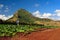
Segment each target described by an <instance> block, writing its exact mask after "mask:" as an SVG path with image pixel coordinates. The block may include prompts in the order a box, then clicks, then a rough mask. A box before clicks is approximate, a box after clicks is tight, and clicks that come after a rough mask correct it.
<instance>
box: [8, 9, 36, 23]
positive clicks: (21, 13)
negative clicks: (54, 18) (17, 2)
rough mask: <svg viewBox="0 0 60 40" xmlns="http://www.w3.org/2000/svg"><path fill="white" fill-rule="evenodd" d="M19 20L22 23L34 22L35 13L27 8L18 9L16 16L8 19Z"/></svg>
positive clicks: (10, 20) (9, 20) (11, 20)
mask: <svg viewBox="0 0 60 40" xmlns="http://www.w3.org/2000/svg"><path fill="white" fill-rule="evenodd" d="M17 20H19V22H20V23H34V22H35V18H34V17H33V15H32V14H31V13H30V12H28V11H27V10H25V9H20V10H18V11H17V12H16V13H15V14H14V16H13V17H12V18H10V19H8V20H7V22H16V21H17Z"/></svg>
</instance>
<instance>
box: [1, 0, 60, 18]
mask: <svg viewBox="0 0 60 40" xmlns="http://www.w3.org/2000/svg"><path fill="white" fill-rule="evenodd" d="M20 8H23V9H26V10H28V11H29V12H31V13H33V15H34V16H36V15H35V14H37V15H38V14H41V15H38V17H41V16H43V15H47V16H48V15H55V16H52V18H53V17H54V18H55V17H56V18H57V17H59V16H60V0H0V15H5V16H8V15H13V14H14V13H15V12H16V11H17V10H19V9H20ZM58 15H59V16H58Z"/></svg>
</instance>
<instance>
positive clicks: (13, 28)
mask: <svg viewBox="0 0 60 40" xmlns="http://www.w3.org/2000/svg"><path fill="white" fill-rule="evenodd" d="M36 28H57V26H36V25H34V26H32V25H8V24H0V36H13V35H15V34H16V33H17V32H29V31H34V30H35V29H36Z"/></svg>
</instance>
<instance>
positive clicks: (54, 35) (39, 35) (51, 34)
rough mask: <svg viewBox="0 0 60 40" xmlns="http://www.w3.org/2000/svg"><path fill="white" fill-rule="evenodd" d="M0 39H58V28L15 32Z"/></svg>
mask: <svg viewBox="0 0 60 40" xmlns="http://www.w3.org/2000/svg"><path fill="white" fill-rule="evenodd" d="M0 40H60V28H57V29H47V30H44V31H36V32H31V33H30V34H26V35H25V34H23V33H17V34H16V35H15V36H13V37H0Z"/></svg>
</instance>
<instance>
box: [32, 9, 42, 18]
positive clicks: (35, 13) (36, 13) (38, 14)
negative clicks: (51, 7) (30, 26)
mask: <svg viewBox="0 0 60 40" xmlns="http://www.w3.org/2000/svg"><path fill="white" fill-rule="evenodd" d="M32 14H33V15H34V16H35V17H39V18H40V17H41V15H40V12H39V11H38V10H37V11H35V12H33V13H32Z"/></svg>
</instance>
